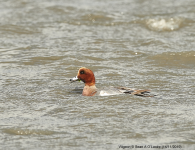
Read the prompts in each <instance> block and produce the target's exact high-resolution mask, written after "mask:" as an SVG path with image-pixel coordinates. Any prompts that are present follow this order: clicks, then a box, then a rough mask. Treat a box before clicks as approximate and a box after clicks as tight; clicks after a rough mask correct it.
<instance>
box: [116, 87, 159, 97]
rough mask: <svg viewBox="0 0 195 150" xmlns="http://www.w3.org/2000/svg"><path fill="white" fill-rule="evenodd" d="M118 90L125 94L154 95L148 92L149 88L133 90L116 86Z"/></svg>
mask: <svg viewBox="0 0 195 150" xmlns="http://www.w3.org/2000/svg"><path fill="white" fill-rule="evenodd" d="M117 89H118V90H119V91H121V92H122V93H125V94H132V95H137V96H143V97H154V96H156V95H152V94H151V93H150V90H135V89H131V88H127V87H117Z"/></svg>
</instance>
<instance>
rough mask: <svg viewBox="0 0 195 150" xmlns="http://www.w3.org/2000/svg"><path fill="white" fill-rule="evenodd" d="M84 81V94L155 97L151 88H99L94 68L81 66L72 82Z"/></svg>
mask: <svg viewBox="0 0 195 150" xmlns="http://www.w3.org/2000/svg"><path fill="white" fill-rule="evenodd" d="M75 81H83V82H84V84H85V86H84V88H83V91H82V95H83V96H95V95H99V96H109V95H119V94H131V95H136V96H143V97H153V95H151V94H150V90H135V89H131V88H127V87H109V88H108V87H107V88H104V89H98V88H97V87H96V86H95V76H94V73H93V71H92V70H90V69H88V68H85V67H81V68H80V69H79V70H78V73H77V76H76V77H73V78H72V79H70V82H71V83H72V82H75Z"/></svg>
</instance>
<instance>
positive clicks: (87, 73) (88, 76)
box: [70, 67, 95, 86]
mask: <svg viewBox="0 0 195 150" xmlns="http://www.w3.org/2000/svg"><path fill="white" fill-rule="evenodd" d="M80 80H81V81H83V82H84V83H85V85H88V86H93V85H95V76H94V74H93V71H91V70H90V69H88V68H85V67H82V68H80V69H79V71H78V74H77V76H76V77H74V78H72V79H70V81H71V82H74V81H80Z"/></svg>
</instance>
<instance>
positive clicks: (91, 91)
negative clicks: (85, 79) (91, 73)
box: [82, 84, 97, 96]
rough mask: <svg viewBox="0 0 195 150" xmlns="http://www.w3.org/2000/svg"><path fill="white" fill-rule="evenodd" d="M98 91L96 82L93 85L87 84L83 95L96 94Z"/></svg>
mask: <svg viewBox="0 0 195 150" xmlns="http://www.w3.org/2000/svg"><path fill="white" fill-rule="evenodd" d="M96 92H97V88H96V86H95V84H94V85H92V86H90V85H86V84H85V87H84V89H83V93H82V95H84V96H94V95H95V94H96Z"/></svg>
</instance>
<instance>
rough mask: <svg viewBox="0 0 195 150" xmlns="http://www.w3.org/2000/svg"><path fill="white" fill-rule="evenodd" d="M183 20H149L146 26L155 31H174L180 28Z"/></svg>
mask: <svg viewBox="0 0 195 150" xmlns="http://www.w3.org/2000/svg"><path fill="white" fill-rule="evenodd" d="M183 21H184V19H183V18H178V17H176V18H169V19H148V20H146V25H147V26H148V28H150V29H151V30H155V31H173V30H177V29H179V28H180V26H181V24H182V22H183Z"/></svg>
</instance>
